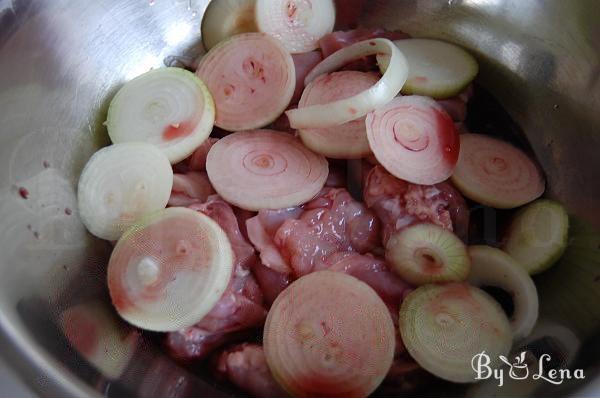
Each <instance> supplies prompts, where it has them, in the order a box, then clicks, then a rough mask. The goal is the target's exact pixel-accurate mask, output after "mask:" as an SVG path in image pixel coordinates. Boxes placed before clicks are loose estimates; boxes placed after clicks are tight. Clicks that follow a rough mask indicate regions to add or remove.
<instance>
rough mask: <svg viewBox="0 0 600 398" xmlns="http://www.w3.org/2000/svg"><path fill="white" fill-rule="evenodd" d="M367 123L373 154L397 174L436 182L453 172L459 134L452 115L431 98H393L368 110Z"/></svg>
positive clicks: (400, 176) (427, 183) (405, 178)
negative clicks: (372, 109) (376, 107)
mask: <svg viewBox="0 0 600 398" xmlns="http://www.w3.org/2000/svg"><path fill="white" fill-rule="evenodd" d="M366 126H367V137H368V139H369V145H370V146H371V150H372V151H373V154H374V155H375V157H376V158H377V160H378V161H379V163H381V165H382V166H383V167H384V168H385V169H386V170H387V171H389V172H390V174H392V175H394V176H395V177H398V178H400V179H402V180H406V181H410V182H412V183H415V184H423V185H433V184H437V183H439V182H442V181H444V180H446V179H448V177H450V176H451V175H452V172H453V171H454V167H455V166H456V162H457V161H458V156H459V151H460V140H459V135H458V133H457V131H456V127H455V125H454V122H453V121H452V119H451V118H450V116H448V114H447V113H446V112H445V111H444V110H443V108H442V107H441V106H439V105H438V104H437V103H436V102H435V101H434V100H432V99H431V98H428V97H421V96H416V95H413V96H406V97H397V98H394V99H393V100H392V101H391V102H389V103H388V104H386V105H384V106H382V107H380V108H378V109H376V110H375V111H374V112H371V113H369V115H368V116H367V119H366Z"/></svg>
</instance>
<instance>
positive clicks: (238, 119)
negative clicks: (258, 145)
mask: <svg viewBox="0 0 600 398" xmlns="http://www.w3.org/2000/svg"><path fill="white" fill-rule="evenodd" d="M196 74H197V75H198V76H199V77H200V78H201V79H202V80H203V81H205V82H206V85H207V86H208V89H209V90H210V92H211V94H212V96H213V99H214V101H215V107H216V117H215V125H216V126H218V127H220V128H222V129H224V130H227V131H241V130H250V129H256V128H260V127H264V126H266V125H268V124H269V123H271V122H273V121H275V119H277V118H278V117H279V116H280V115H281V114H282V113H283V111H284V110H285V109H286V108H287V106H288V105H289V103H290V101H291V99H292V95H293V94H294V89H295V87H296V69H295V67H294V60H293V59H292V56H291V55H290V54H289V53H288V52H287V51H286V49H285V48H284V47H283V46H282V45H281V43H280V42H279V41H277V40H276V39H274V38H272V37H270V36H269V35H267V34H265V33H244V34H240V35H237V36H233V37H232V38H230V39H228V40H226V41H224V42H221V43H219V44H218V45H216V46H215V47H213V48H212V49H211V50H210V51H209V52H208V54H206V55H205V56H204V57H203V58H202V60H201V61H200V64H199V65H198V70H197V71H196Z"/></svg>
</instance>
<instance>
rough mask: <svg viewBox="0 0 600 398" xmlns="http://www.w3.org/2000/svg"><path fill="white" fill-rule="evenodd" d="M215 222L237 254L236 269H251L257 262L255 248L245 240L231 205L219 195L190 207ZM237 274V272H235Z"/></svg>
mask: <svg viewBox="0 0 600 398" xmlns="http://www.w3.org/2000/svg"><path fill="white" fill-rule="evenodd" d="M189 207H190V209H192V210H196V211H199V212H202V213H204V214H206V215H207V216H209V217H210V218H212V219H213V220H215V221H216V222H217V223H218V224H219V225H220V226H221V228H223V230H224V231H225V233H226V234H227V237H228V238H229V241H230V242H231V247H232V248H233V252H234V254H235V268H238V267H242V268H243V269H249V268H250V267H251V265H252V264H253V262H254V261H255V259H256V258H255V252H254V248H253V247H252V245H251V244H250V243H248V242H247V241H246V239H244V235H243V234H242V232H241V231H240V227H239V225H238V220H237V217H236V215H235V213H234V212H233V209H232V208H231V206H230V205H229V203H227V202H225V201H224V200H223V199H221V197H220V196H218V195H212V196H210V197H209V198H208V200H207V201H206V202H205V203H202V204H195V205H192V206H189ZM234 273H237V270H234Z"/></svg>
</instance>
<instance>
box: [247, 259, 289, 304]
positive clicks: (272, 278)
mask: <svg viewBox="0 0 600 398" xmlns="http://www.w3.org/2000/svg"><path fill="white" fill-rule="evenodd" d="M252 273H253V274H254V278H255V279H256V282H257V283H258V286H260V290H261V291H262V294H263V297H264V299H265V303H266V304H267V305H268V306H269V307H270V306H271V304H273V301H275V299H276V298H277V296H279V293H281V292H282V291H283V290H284V289H285V288H286V287H288V286H289V284H290V283H292V274H291V270H290V272H278V271H275V270H274V269H273V268H270V267H267V266H266V265H263V264H262V263H261V262H260V261H257V262H256V265H255V266H254V267H253V268H252Z"/></svg>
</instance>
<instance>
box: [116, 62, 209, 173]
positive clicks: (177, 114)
mask: <svg viewBox="0 0 600 398" xmlns="http://www.w3.org/2000/svg"><path fill="white" fill-rule="evenodd" d="M214 120H215V106H214V103H213V99H212V97H211V95H210V93H209V92H208V89H207V88H206V86H205V85H204V83H203V82H202V81H201V80H200V79H198V77H196V76H195V75H194V74H193V73H191V72H188V71H187V70H185V69H180V68H162V69H155V70H152V71H150V72H147V73H144V74H143V75H141V76H138V77H137V78H135V79H133V80H131V81H130V82H128V83H126V84H125V85H124V86H123V87H122V88H121V89H120V90H119V92H117V94H116V95H115V97H114V98H113V100H112V102H111V103H110V107H109V109H108V117H107V127H108V134H109V136H110V139H111V140H112V142H114V143H115V144H117V143H121V142H147V143H150V144H154V145H156V146H157V147H159V148H160V149H161V150H162V151H163V152H164V153H165V155H167V157H168V158H169V161H170V162H171V163H172V164H175V163H177V162H179V161H181V160H183V159H185V158H186V157H188V156H189V155H191V154H192V152H194V150H195V149H196V148H197V147H198V146H200V144H202V142H204V140H206V138H207V137H208V136H209V134H210V132H211V131H212V128H213V124H214Z"/></svg>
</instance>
